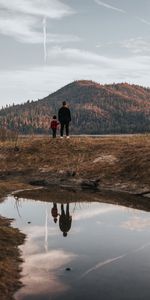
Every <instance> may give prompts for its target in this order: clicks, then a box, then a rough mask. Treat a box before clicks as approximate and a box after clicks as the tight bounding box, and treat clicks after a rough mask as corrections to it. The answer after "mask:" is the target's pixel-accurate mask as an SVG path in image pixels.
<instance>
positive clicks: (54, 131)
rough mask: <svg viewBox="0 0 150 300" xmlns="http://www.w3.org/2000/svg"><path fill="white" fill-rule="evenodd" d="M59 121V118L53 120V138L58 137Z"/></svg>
mask: <svg viewBox="0 0 150 300" xmlns="http://www.w3.org/2000/svg"><path fill="white" fill-rule="evenodd" d="M58 125H59V123H58V121H57V120H55V119H53V120H52V121H51V129H52V132H53V138H55V137H56V132H57V127H58Z"/></svg>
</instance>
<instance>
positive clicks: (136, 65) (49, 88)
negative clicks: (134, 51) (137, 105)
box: [0, 47, 150, 105]
mask: <svg viewBox="0 0 150 300" xmlns="http://www.w3.org/2000/svg"><path fill="white" fill-rule="evenodd" d="M56 50H57V49H56V48H55V47H54V48H53V49H52V50H50V51H49V59H50V66H49V65H48V63H49V61H48V63H47V66H37V67H32V68H26V67H25V68H24V69H22V70H19V69H15V70H7V71H6V70H5V71H4V70H2V69H1V70H0V86H1V105H3V104H4V103H7V104H9V103H13V102H15V103H21V102H23V101H27V100H28V99H30V100H32V99H34V100H35V99H37V98H43V97H44V96H47V95H48V94H50V93H52V92H54V91H56V90H57V89H59V88H61V87H62V86H64V85H66V84H68V83H70V82H71V81H74V80H80V79H87V80H89V79H90V80H93V81H97V82H100V83H112V82H125V81H127V82H129V83H134V84H140V85H144V86H150V77H149V68H150V57H149V56H147V55H143V56H142V55H134V56H133V55H131V56H128V57H122V58H116V57H115V58H113V57H107V56H101V55H98V54H96V53H93V52H90V51H89V52H87V51H84V50H79V49H71V48H70V49H69V48H66V49H65V48H64V49H62V51H61V48H60V49H59V50H58V51H56ZM69 53H70V54H69ZM85 54H86V55H85ZM69 55H70V56H69Z"/></svg>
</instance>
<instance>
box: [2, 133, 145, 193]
mask: <svg viewBox="0 0 150 300" xmlns="http://www.w3.org/2000/svg"><path fill="white" fill-rule="evenodd" d="M0 146H1V147H0V157H1V165H0V178H1V180H3V181H4V180H11V181H14V180H15V181H18V182H22V183H29V182H30V181H31V180H35V179H39V180H41V179H42V180H46V181H47V182H49V183H56V184H57V183H58V181H59V180H74V181H77V180H78V179H81V178H82V179H99V180H100V183H99V186H100V187H101V188H102V187H104V188H108V187H109V188H113V189H120V190H126V191H133V192H137V191H139V192H140V191H141V192H142V191H145V190H148V189H149V188H150V159H149V149H150V135H137V136H124V137H122V136H110V137H100V138H92V137H71V138H70V140H66V139H65V138H64V139H63V140H61V139H59V137H58V138H56V139H52V138H49V137H43V138H41V137H31V138H20V140H19V143H18V147H19V148H18V151H15V150H14V147H13V146H12V145H11V143H9V142H5V143H1V145H0Z"/></svg>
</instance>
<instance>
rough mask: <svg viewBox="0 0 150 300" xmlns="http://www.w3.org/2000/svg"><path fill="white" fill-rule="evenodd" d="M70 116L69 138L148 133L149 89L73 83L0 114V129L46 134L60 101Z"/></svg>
mask: <svg viewBox="0 0 150 300" xmlns="http://www.w3.org/2000/svg"><path fill="white" fill-rule="evenodd" d="M64 100H66V101H67V102H68V105H69V108H70V109H71V113H72V122H71V133H72V134H109V133H143V132H150V89H149V88H143V87H141V86H138V85H129V84H127V83H120V84H111V85H101V84H97V83H95V82H92V81H86V80H81V81H75V82H72V83H70V84H68V85H66V86H65V87H63V88H61V89H60V90H58V91H57V92H55V93H53V94H51V95H49V96H47V97H46V98H44V99H41V100H38V101H34V102H33V101H28V102H27V103H25V104H22V105H14V106H11V107H7V108H4V109H1V110H0V127H5V128H9V129H18V130H19V131H20V133H23V134H28V133H46V132H48V130H49V126H50V119H51V117H52V116H53V114H57V111H58V108H59V107H60V106H61V104H62V101H64Z"/></svg>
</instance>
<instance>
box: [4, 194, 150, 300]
mask: <svg viewBox="0 0 150 300" xmlns="http://www.w3.org/2000/svg"><path fill="white" fill-rule="evenodd" d="M61 197H62V200H63V199H65V194H61V196H60V195H58V199H60V198H61ZM56 198H57V194H56V196H55V200H56ZM73 199H74V198H73ZM91 200H92V195H91ZM56 203H57V201H55V205H54V203H53V199H51V198H50V202H49V203H47V202H44V201H39V200H38V201H35V200H31V199H19V200H16V199H15V198H14V197H13V196H11V197H8V198H7V199H6V200H5V202H3V203H2V204H0V214H1V215H3V216H6V217H9V218H14V219H15V221H14V222H13V226H15V227H18V228H20V230H22V231H23V232H24V233H25V234H26V235H27V238H26V242H25V244H24V245H23V246H21V251H22V256H23V259H24V263H23V264H22V267H23V270H22V282H23V284H24V286H23V288H21V289H20V290H19V291H18V292H17V293H16V294H15V299H16V300H49V299H52V300H53V299H61V300H62V299H65V300H76V299H78V300H80V299H84V298H85V299H86V300H87V299H92V298H93V299H96V300H97V299H98V300H99V299H102V300H112V299H115V300H121V299H124V300H127V299H136V300H138V299H141V300H149V298H150V288H149V280H150V213H149V212H144V211H140V210H136V209H131V208H126V207H121V206H117V205H112V204H105V203H98V202H90V203H89V202H81V203H77V202H72V203H69V204H68V206H67V204H66V203H65V202H64V204H63V205H62V204H61V203H57V204H56ZM66 210H67V213H66Z"/></svg>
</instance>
